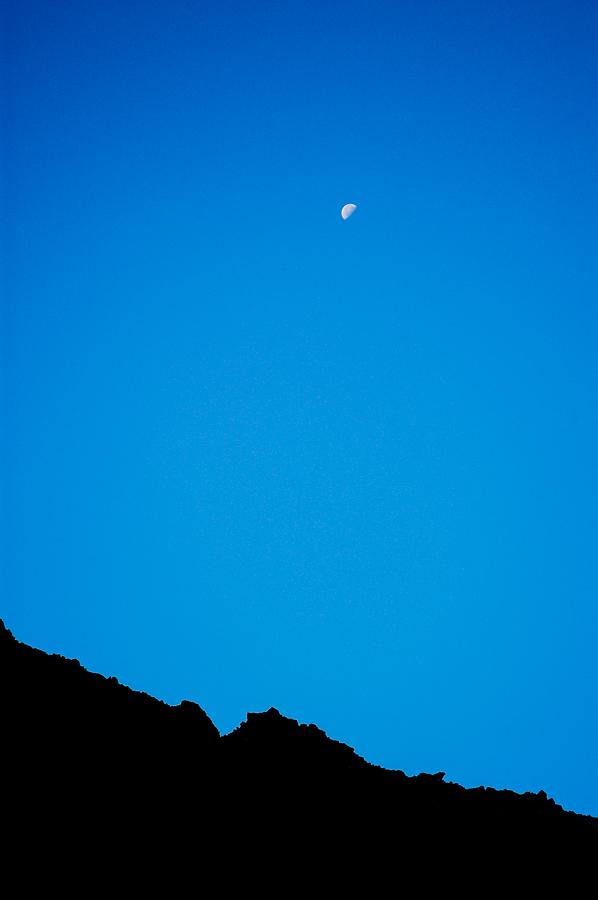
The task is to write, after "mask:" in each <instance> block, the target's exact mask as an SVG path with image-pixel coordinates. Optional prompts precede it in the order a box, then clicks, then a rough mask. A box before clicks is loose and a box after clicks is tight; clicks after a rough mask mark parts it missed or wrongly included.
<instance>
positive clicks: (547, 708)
mask: <svg viewBox="0 0 598 900" xmlns="http://www.w3.org/2000/svg"><path fill="white" fill-rule="evenodd" d="M596 46H598V8H597V7H596V4H595V3H591V2H587V3H585V2H568V3H564V2H555V3H551V2H542V3H540V2H538V3H535V2H517V3H508V2H502V3H500V4H498V3H497V4H479V3H474V2H471V3H469V2H455V3H451V4H446V3H440V2H438V3H435V2H418V3H415V2H410V3H400V2H399V3H396V2H393V3H385V2H380V3H375V4H371V3H365V2H346V3H342V4H341V3H331V2H322V3H320V4H317V5H316V4H312V3H310V4H308V3H288V2H276V3H274V2H271V3H265V2H257V3H251V4H250V3H226V2H218V3H212V2H204V3H198V2H194V0H189V2H177V0H169V2H165V0H164V2H162V0H154V2H148V0H145V2H143V3H141V2H139V3H135V2H127V0H124V2H123V0H120V2H119V3H116V2H113V0H103V2H101V3H100V2H97V0H90V2H89V3H85V4H80V3H75V2H60V3H50V2H45V3H35V2H27V0H24V2H23V0H21V2H19V3H16V2H11V0H9V2H8V3H7V4H6V7H5V13H4V48H5V53H4V56H5V65H4V76H3V88H2V93H3V105H2V134H3V139H2V147H3V157H2V163H3V197H4V202H3V213H2V219H3V222H2V228H3V231H2V234H3V246H4V251H3V254H2V255H3V258H4V265H3V284H4V287H5V288H6V290H5V291H4V295H5V298H6V302H4V303H3V318H2V350H3V353H2V355H3V359H4V365H3V390H4V401H3V403H4V411H5V416H4V418H5V421H6V423H7V427H6V429H5V432H4V438H3V444H2V447H3V456H4V465H3V470H4V473H5V478H4V486H5V491H4V496H5V503H4V514H3V519H2V528H3V538H2V547H3V557H4V563H3V582H4V587H3V591H2V593H3V600H2V609H1V611H0V615H2V616H3V617H4V618H5V620H6V623H7V625H8V626H9V627H10V628H11V629H12V630H13V631H14V633H15V634H16V636H17V637H19V638H20V639H22V640H24V641H27V642H29V643H32V644H34V645H36V646H39V647H42V648H43V649H46V650H48V651H53V652H60V653H63V654H65V655H67V656H75V657H78V658H79V659H81V661H82V662H83V663H84V665H86V666H87V667H88V668H91V669H95V670H97V671H101V672H104V673H105V674H115V675H117V676H118V677H119V678H120V679H121V680H122V681H124V682H125V683H126V684H129V685H131V686H133V687H135V688H139V689H143V690H146V691H148V692H150V693H153V694H155V695H156V696H158V697H161V698H163V699H165V700H168V701H172V702H178V700H180V699H181V698H183V697H188V698H190V699H195V700H197V701H198V702H199V703H200V704H201V705H202V706H203V707H204V708H205V709H206V711H207V712H208V713H209V715H210V716H211V717H212V718H213V720H214V721H215V723H216V725H217V726H218V727H219V728H220V729H221V730H224V731H225V730H229V729H231V728H232V727H234V726H235V725H236V724H237V723H238V722H239V721H240V720H241V719H243V718H244V716H245V713H246V712H247V711H248V710H260V709H265V708H267V707H269V706H271V705H275V706H277V707H278V708H279V709H280V710H281V711H282V712H284V713H286V714H287V715H290V716H293V717H295V718H299V719H301V720H303V721H313V722H316V723H318V724H319V725H320V726H322V727H323V728H325V729H326V730H327V731H328V733H330V734H331V735H332V736H334V737H336V738H338V739H341V740H344V741H346V742H348V743H349V744H351V745H352V746H354V747H355V748H356V749H357V750H358V752H360V753H362V754H363V755H365V756H366V757H367V758H368V759H370V760H371V761H373V762H376V763H380V764H383V765H386V766H391V767H398V768H402V769H404V770H406V771H407V772H409V773H415V772H419V771H422V770H424V771H438V770H443V771H446V772H447V777H448V778H449V779H451V780H456V781H460V782H461V783H463V784H466V785H477V784H487V785H493V786H496V787H511V788H514V789H516V790H539V789H541V788H542V789H545V790H546V791H547V792H548V793H549V794H550V795H552V796H554V797H555V799H557V801H559V802H560V803H562V804H563V805H564V806H566V807H567V808H572V809H576V810H578V811H581V812H593V813H595V814H598V774H597V770H596V765H595V761H596V755H597V750H598V721H597V719H596V715H595V710H596V704H595V696H596V682H597V678H598V657H597V655H596V645H597V641H598V613H597V590H598V577H597V569H596V559H597V546H596V545H597V536H598V465H597V453H596V445H597V439H598V415H597V404H596V396H598V354H597V353H596V337H597V325H598V321H597V320H598V316H597V310H596V301H597V296H598V292H597V286H598V278H597V276H598V261H597V260H598V256H597V246H598V242H597V237H598V229H597V225H598V119H597V108H598V103H597V101H598V55H597V54H596ZM347 202H355V203H357V204H358V209H357V212H356V213H355V215H354V216H353V217H352V218H351V219H349V220H347V221H346V222H343V221H342V220H341V218H340V208H341V206H342V205H343V204H344V203H347Z"/></svg>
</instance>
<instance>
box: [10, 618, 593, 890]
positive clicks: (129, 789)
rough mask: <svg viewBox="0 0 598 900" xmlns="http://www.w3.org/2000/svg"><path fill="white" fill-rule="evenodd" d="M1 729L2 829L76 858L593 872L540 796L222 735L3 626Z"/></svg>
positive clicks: (317, 732) (572, 834)
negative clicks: (185, 852) (481, 864)
mask: <svg viewBox="0 0 598 900" xmlns="http://www.w3.org/2000/svg"><path fill="white" fill-rule="evenodd" d="M0 725H1V733H2V779H3V785H4V789H3V796H4V804H3V807H4V813H5V817H6V818H7V821H10V822H11V823H12V831H13V837H14V835H18V834H23V833H26V834H27V835H28V840H29V841H33V840H34V838H33V837H32V835H35V834H37V836H38V838H39V834H40V829H41V833H42V834H43V835H44V841H45V845H46V846H49V845H51V844H53V842H55V841H56V840H57V839H58V838H57V835H60V836H61V840H62V841H63V843H64V842H66V843H67V844H68V846H70V847H78V848H79V852H80V850H81V842H82V841H83V840H85V841H86V842H87V843H86V846H87V848H88V850H89V847H90V846H92V847H94V846H97V845H98V841H100V836H103V838H102V840H103V839H104V838H105V837H106V835H108V834H109V835H110V838H111V841H125V842H130V841H132V840H133V839H135V840H139V841H141V840H144V841H145V842H146V843H145V846H146V847H147V846H152V847H154V848H160V847H161V848H162V851H164V848H165V846H166V845H169V846H170V847H171V848H172V846H173V843H174V844H175V845H176V846H177V847H178V848H179V851H180V848H181V847H183V846H185V847H187V848H188V847H189V846H190V845H192V847H193V859H196V858H198V854H199V857H200V858H201V859H203V860H204V862H205V860H207V859H208V858H213V857H214V854H216V853H222V852H223V848H227V855H228V858H229V859H237V860H238V859H239V858H240V856H242V855H243V854H248V855H250V849H249V848H252V849H251V853H254V854H255V853H257V854H258V857H259V858H261V857H260V856H259V854H263V853H264V852H265V850H266V849H268V848H269V852H274V851H273V848H275V847H276V848H277V850H276V858H277V860H278V865H282V863H281V860H282V859H285V860H286V865H287V868H292V869H293V870H295V869H296V868H297V867H298V866H299V867H300V868H302V869H305V866H306V865H307V864H308V861H310V862H309V864H310V865H311V864H313V861H314V859H315V858H316V857H319V858H320V860H321V861H322V860H324V859H325V860H327V862H328V868H329V869H330V866H331V860H335V866H337V867H338V866H340V868H339V869H338V871H339V872H340V871H342V872H344V875H345V876H347V873H348V872H350V871H351V867H352V866H358V867H361V868H362V869H363V868H364V867H365V865H366V861H369V862H368V865H370V866H371V865H372V864H374V863H372V861H375V868H376V871H377V872H378V873H380V872H385V871H386V870H387V869H388V871H389V872H390V871H391V870H392V869H393V867H396V866H397V865H399V864H400V865H401V866H402V867H403V869H404V871H409V870H410V866H411V867H413V866H414V865H415V863H414V859H415V856H414V854H416V853H419V852H421V851H422V849H424V848H425V851H426V854H427V856H428V857H429V858H430V859H431V858H433V857H435V856H437V854H438V853H439V852H441V851H442V852H444V851H448V849H449V848H451V850H452V852H453V854H457V856H454V857H453V858H454V859H457V860H459V859H461V860H462V862H463V863H464V864H465V862H467V860H469V863H467V865H469V864H470V862H471V859H472V858H473V856H476V858H479V854H480V853H483V854H484V856H485V858H486V859H488V860H490V861H491V863H492V865H496V864H499V865H501V866H503V868H504V866H505V864H506V862H507V861H509V860H511V861H512V860H513V859H514V858H515V856H518V855H521V854H523V856H524V858H525V859H526V860H527V864H528V866H531V865H532V862H531V861H532V860H535V861H536V864H537V863H538V861H541V864H542V865H543V866H545V865H546V864H547V863H550V864H551V865H552V866H554V865H555V860H561V861H562V860H563V859H564V858H567V859H573V858H575V860H576V861H577V863H576V864H577V865H579V864H580V863H585V862H590V861H591V862H592V863H593V862H594V861H595V859H596V858H597V856H596V853H597V851H598V819H595V818H593V817H590V816H583V815H578V814H575V813H572V812H567V811H565V810H563V809H562V808H561V807H560V806H559V805H558V804H556V803H555V802H554V801H553V800H552V799H550V798H548V797H547V796H546V794H545V793H544V792H543V791H540V792H539V793H537V794H534V793H525V794H517V793H515V792H512V791H508V790H494V789H492V788H484V787H479V788H475V789H465V788H463V787H461V786H460V785H458V784H453V783H447V782H446V781H445V777H444V773H443V772H438V773H435V774H420V775H417V776H415V777H408V776H407V775H405V774H404V773H403V772H401V771H393V770H386V769H383V768H381V767H379V766H375V765H372V764H370V763H368V762H367V761H366V760H364V759H363V758H362V757H360V756H359V755H358V754H357V753H355V751H354V750H353V749H351V748H350V747H348V746H347V745H346V744H343V743H340V742H339V741H335V740H332V739H331V738H329V737H328V736H327V735H326V734H325V733H324V732H323V731H322V730H321V729H319V728H317V727H316V726H315V725H303V724H299V723H298V722H297V721H295V720H294V719H290V718H287V717H286V716H283V715H281V713H280V712H278V711H277V710H276V709H269V710H268V711H266V712H262V713H248V715H247V719H246V721H244V722H243V723H241V724H240V725H239V727H238V728H236V729H235V730H234V731H232V732H231V733H230V734H227V735H224V736H220V734H219V732H218V730H217V729H216V727H215V726H214V724H213V723H212V722H211V720H210V719H209V717H208V715H207V714H206V713H205V712H204V711H203V710H202V709H201V708H200V707H199V706H198V705H197V704H196V703H191V702H189V701H183V702H182V703H180V704H179V705H178V706H169V705H167V704H166V703H163V702H162V701H160V700H157V699H154V698H153V697H150V696H148V695H147V694H145V693H140V692H138V691H133V690H131V689H130V688H127V687H125V686H124V685H121V684H119V683H118V681H117V680H116V679H115V678H105V677H103V676H102V675H98V674H94V673H91V672H88V671H87V670H86V669H84V668H83V667H82V666H81V665H80V664H79V663H78V662H76V661H75V660H69V659H65V658H64V657H62V656H57V655H49V654H47V653H44V652H42V651H40V650H36V649H33V648H31V647H29V646H27V645H25V644H22V643H20V642H18V641H17V640H16V639H15V638H14V637H13V635H12V634H11V633H10V631H8V629H6V627H5V626H4V623H2V622H1V620H0ZM84 836H86V837H85V838H84ZM260 848H261V849H260ZM339 848H340V849H339ZM155 852H156V853H158V852H160V851H159V850H158V849H155ZM555 854H556V855H555ZM254 858H255V857H254ZM322 864H323V863H322ZM347 867H348V868H347ZM281 890H282V888H281ZM283 892H284V891H283Z"/></svg>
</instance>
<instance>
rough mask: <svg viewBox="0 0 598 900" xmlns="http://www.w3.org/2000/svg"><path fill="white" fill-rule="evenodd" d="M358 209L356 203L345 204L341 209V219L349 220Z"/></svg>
mask: <svg viewBox="0 0 598 900" xmlns="http://www.w3.org/2000/svg"><path fill="white" fill-rule="evenodd" d="M356 209H357V204H355V203H345V205H344V206H343V208H342V209H341V218H342V219H348V218H349V216H352V215H353V213H354V212H355V210H356Z"/></svg>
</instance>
